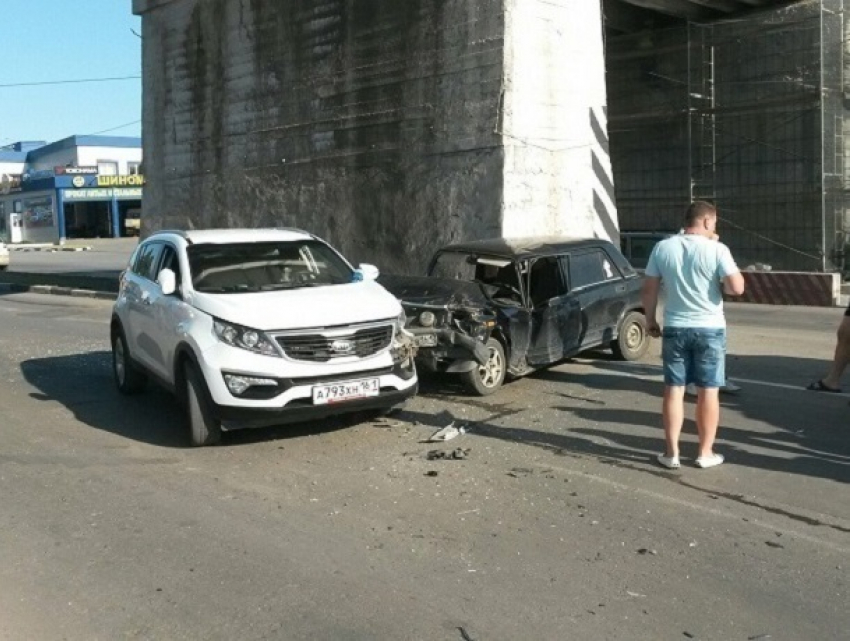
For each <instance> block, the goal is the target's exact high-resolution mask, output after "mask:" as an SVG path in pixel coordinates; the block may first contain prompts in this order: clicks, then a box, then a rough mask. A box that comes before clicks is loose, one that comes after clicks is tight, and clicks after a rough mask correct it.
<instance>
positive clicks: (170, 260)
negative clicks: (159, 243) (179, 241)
mask: <svg viewBox="0 0 850 641" xmlns="http://www.w3.org/2000/svg"><path fill="white" fill-rule="evenodd" d="M163 269H170V270H171V271H173V272H174V275H175V276H176V277H177V278H176V280H177V286H178V287H180V258H179V257H178V255H177V250H176V249H174V247H172V246H171V245H164V246H163V248H162V258H161V259H160V261H159V269H157V277H158V276H159V272H161V271H162V270H163Z"/></svg>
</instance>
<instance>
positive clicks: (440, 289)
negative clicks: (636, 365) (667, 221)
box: [379, 238, 649, 396]
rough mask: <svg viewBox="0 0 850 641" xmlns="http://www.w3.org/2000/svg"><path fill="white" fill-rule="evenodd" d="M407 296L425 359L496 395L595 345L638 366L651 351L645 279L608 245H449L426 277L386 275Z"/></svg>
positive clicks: (537, 241)
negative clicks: (509, 383) (508, 380)
mask: <svg viewBox="0 0 850 641" xmlns="http://www.w3.org/2000/svg"><path fill="white" fill-rule="evenodd" d="M379 282H381V284H382V285H383V286H384V287H386V288H387V289H388V290H389V291H390V292H392V293H393V294H394V295H395V296H396V297H397V298H399V299H400V300H401V302H402V304H403V306H404V309H405V312H406V314H407V325H406V328H407V330H408V331H409V332H411V333H412V334H413V335H414V336H415V339H416V343H417V344H418V346H419V354H418V356H417V362H418V363H419V365H420V366H421V367H424V368H426V369H428V370H431V371H436V372H448V373H457V374H459V375H460V376H461V377H462V378H463V380H464V382H465V383H466V385H467V387H468V388H469V389H470V391H472V392H474V393H476V394H480V395H482V396H483V395H487V394H492V393H493V392H495V391H496V390H497V389H498V388H499V387H500V386H501V385H502V383H503V382H504V380H505V377H506V376H508V375H510V376H515V377H516V376H523V375H525V374H528V373H529V372H532V371H534V370H535V369H538V368H541V367H545V366H547V365H551V364H553V363H557V362H559V361H561V360H563V359H566V358H569V357H571V356H574V355H576V354H578V353H579V352H582V351H584V350H587V349H591V348H598V347H600V346H602V347H610V348H611V350H612V351H613V352H614V354H615V356H617V357H618V358H621V359H624V360H637V359H639V358H640V357H641V356H643V354H644V353H645V352H646V350H647V348H648V347H649V335H648V334H647V332H646V321H645V318H644V315H643V310H642V309H641V303H640V288H641V278H640V276H639V275H638V274H637V273H636V272H635V270H634V269H633V268H632V266H631V265H630V264H629V262H628V261H627V260H626V259H625V258H624V257H623V255H622V254H621V253H620V251H619V250H618V249H617V248H616V247H615V246H614V245H613V244H611V243H610V242H608V241H606V240H600V239H570V238H526V239H505V238H495V239H490V240H480V241H473V242H467V243H458V244H454V245H449V246H447V247H444V248H442V249H440V250H439V251H438V252H437V253H436V254H435V255H434V257H433V258H432V260H431V263H430V265H429V267H428V275H427V276H426V277H416V276H389V275H387V276H382V277H381V278H380V279H379Z"/></svg>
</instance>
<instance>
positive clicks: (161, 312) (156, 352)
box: [142, 243, 189, 382]
mask: <svg viewBox="0 0 850 641" xmlns="http://www.w3.org/2000/svg"><path fill="white" fill-rule="evenodd" d="M163 269H170V270H171V271H173V272H174V275H175V276H176V281H177V291H176V292H174V293H173V294H169V295H167V296H166V295H165V294H163V293H162V288H161V287H160V285H159V283H158V282H153V283H152V287H151V288H150V295H149V305H148V310H149V314H147V315H145V316H144V322H145V326H144V327H143V330H142V332H143V334H144V338H143V342H144V344H145V346H146V355H147V356H148V358H149V359H150V361H149V362H150V365H149V367H150V369H151V370H152V371H153V372H154V373H155V374H157V375H158V376H159V377H160V378H162V379H163V380H164V381H166V382H172V379H173V378H174V372H173V371H172V367H171V364H172V363H173V362H174V352H175V351H176V349H177V344H178V342H179V341H180V338H181V336H182V334H181V332H180V324H181V323H182V322H184V321H185V320H187V319H188V317H189V310H188V305H186V303H184V302H183V298H182V291H183V284H182V274H183V273H184V270H183V269H182V266H181V264H180V255H179V253H178V251H177V248H175V247H174V246H173V245H171V244H170V243H163V245H162V251H161V253H160V257H159V263H158V265H157V267H156V269H155V271H154V273H155V274H156V276H157V278H158V277H159V274H160V273H161V272H162V270H163Z"/></svg>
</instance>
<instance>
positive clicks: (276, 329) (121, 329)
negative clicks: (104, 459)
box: [111, 229, 417, 445]
mask: <svg viewBox="0 0 850 641" xmlns="http://www.w3.org/2000/svg"><path fill="white" fill-rule="evenodd" d="M377 276H378V270H377V268H376V267H374V266H372V265H361V266H360V267H359V268H358V269H354V268H353V267H352V266H351V264H350V263H348V261H346V260H345V259H344V258H343V257H342V256H341V255H340V254H339V253H338V252H336V251H335V250H334V249H333V248H332V247H331V246H330V245H328V244H327V243H325V242H324V241H322V240H321V239H319V238H317V237H316V236H313V235H312V234H309V233H307V232H304V231H300V230H295V229H257V230H237V229H227V230H197V231H162V232H158V233H156V234H153V235H152V236H150V237H148V238H147V239H145V240H144V241H142V242H141V243H140V244H139V246H138V247H137V248H136V251H135V252H133V255H132V256H131V258H130V262H129V265H128V266H127V269H126V270H125V271H124V272H123V273H122V275H121V283H120V290H119V294H118V299H117V300H116V302H115V306H114V308H113V312H112V323H111V337H112V363H113V371H114V374H115V381H116V384H117V385H118V389H119V390H120V391H121V392H123V393H125V394H131V393H133V392H137V391H139V390H141V389H142V388H143V387H144V385H145V383H146V382H147V379H148V378H152V379H155V380H157V381H158V382H161V383H162V384H163V385H164V386H165V387H166V388H168V389H170V390H172V391H173V392H174V393H176V394H177V396H178V398H179V399H181V400H183V401H185V404H186V409H187V414H188V420H189V427H190V428H191V429H190V431H191V439H192V444H193V445H210V444H213V443H215V442H217V441H218V440H219V438H220V437H221V432H222V430H223V429H224V430H227V429H235V428H239V427H254V426H263V425H273V424H278V423H285V422H290V421H298V420H307V419H311V418H321V417H324V416H328V415H330V414H338V413H342V412H348V411H359V410H387V409H391V408H394V407H397V406H400V405H401V404H403V402H404V401H405V400H406V399H407V398H409V397H410V396H413V395H414V394H415V393H416V389H417V377H416V369H415V366H414V364H413V356H414V351H415V348H414V347H413V344H412V342H411V340H410V336H409V335H408V334H407V333H406V332H405V331H404V330H403V328H404V312H403V311H402V308H401V305H400V304H399V302H398V301H397V300H396V299H395V298H394V297H393V296H392V295H391V294H389V293H388V292H387V291H386V290H385V289H384V288H383V287H381V286H380V285H379V284H378V283H376V282H374V280H375V278H377Z"/></svg>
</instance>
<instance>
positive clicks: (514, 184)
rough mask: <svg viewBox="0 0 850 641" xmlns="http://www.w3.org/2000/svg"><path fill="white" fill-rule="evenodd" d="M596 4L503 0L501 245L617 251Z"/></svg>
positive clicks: (587, 1)
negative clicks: (563, 243) (607, 244)
mask: <svg viewBox="0 0 850 641" xmlns="http://www.w3.org/2000/svg"><path fill="white" fill-rule="evenodd" d="M602 33H603V27H602V16H601V9H600V3H599V2H592V1H590V0H563V1H561V2H548V1H543V0H506V14H505V72H504V77H505V87H504V96H505V97H504V115H503V118H502V129H501V133H502V136H503V144H504V147H505V167H504V172H505V194H504V199H505V202H504V212H503V216H504V218H503V232H504V234H505V236H509V237H512V236H513V237H515V236H528V235H553V234H567V235H572V236H599V237H603V238H609V239H611V240H614V241H615V242H619V231H618V224H617V212H616V207H615V203H614V183H613V178H612V172H611V160H610V157H609V150H608V126H607V106H606V105H607V102H606V89H605V56H604V46H603V44H604V43H603V38H602Z"/></svg>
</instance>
